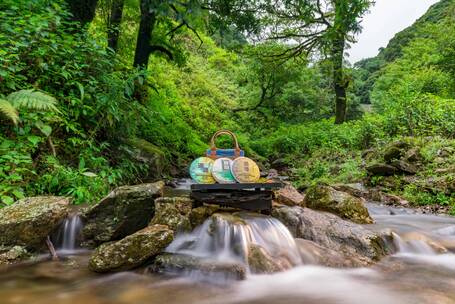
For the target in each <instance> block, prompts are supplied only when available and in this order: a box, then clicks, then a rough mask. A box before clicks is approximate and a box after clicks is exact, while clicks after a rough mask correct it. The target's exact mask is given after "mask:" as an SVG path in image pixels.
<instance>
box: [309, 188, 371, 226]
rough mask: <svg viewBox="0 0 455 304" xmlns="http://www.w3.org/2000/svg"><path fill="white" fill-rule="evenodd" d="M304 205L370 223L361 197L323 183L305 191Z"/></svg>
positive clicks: (362, 222)
mask: <svg viewBox="0 0 455 304" xmlns="http://www.w3.org/2000/svg"><path fill="white" fill-rule="evenodd" d="M305 205H306V206H307V207H309V208H312V209H316V210H322V211H328V212H331V213H334V214H336V215H338V216H340V217H342V218H344V219H348V220H350V221H353V222H355V223H358V224H371V223H373V219H372V218H371V217H370V214H369V213H368V209H367V208H366V207H365V205H364V200H363V199H362V198H358V197H354V196H352V195H350V194H349V193H346V192H342V191H338V190H335V189H333V188H332V187H329V186H325V185H316V186H313V187H310V188H309V189H308V190H307V191H306V195H305Z"/></svg>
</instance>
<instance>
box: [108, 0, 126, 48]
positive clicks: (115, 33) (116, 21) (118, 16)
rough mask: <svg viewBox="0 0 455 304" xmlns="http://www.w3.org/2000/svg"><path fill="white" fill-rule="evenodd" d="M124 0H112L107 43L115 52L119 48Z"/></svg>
mask: <svg viewBox="0 0 455 304" xmlns="http://www.w3.org/2000/svg"><path fill="white" fill-rule="evenodd" d="M124 2H125V1H124V0H112V3H111V7H110V12H109V16H108V22H107V45H108V47H110V48H111V49H113V50H114V51H115V52H116V51H117V48H118V40H119V36H120V24H121V22H122V15H123V6H124V4H125V3H124Z"/></svg>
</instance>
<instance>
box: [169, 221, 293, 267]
mask: <svg viewBox="0 0 455 304" xmlns="http://www.w3.org/2000/svg"><path fill="white" fill-rule="evenodd" d="M166 252H168V253H172V254H177V255H185V256H189V257H192V258H197V259H199V260H202V261H205V262H207V261H210V262H211V263H215V264H216V263H223V265H226V263H230V264H231V265H232V264H237V265H239V264H240V265H243V266H244V267H245V269H246V272H247V273H254V272H255V266H254V265H252V263H253V264H256V263H257V262H259V263H264V260H267V261H268V262H267V263H269V264H270V263H271V264H273V265H274V267H275V269H277V270H285V269H289V268H291V267H293V266H295V265H299V264H301V263H302V260H301V256H300V253H299V250H298V247H297V245H296V243H295V241H294V238H293V236H292V235H291V233H290V232H289V231H288V229H287V228H286V227H285V226H284V225H283V224H282V223H281V222H280V221H278V220H277V219H275V218H272V217H268V216H263V215H259V214H251V213H238V214H225V213H219V214H214V215H212V217H210V218H209V219H207V220H206V221H205V222H204V223H203V224H202V225H201V226H199V227H197V228H196V229H194V230H193V232H191V233H189V234H181V235H178V236H177V237H176V238H175V240H174V241H173V242H172V243H171V244H170V245H169V246H168V247H167V249H166ZM258 260H259V261H258ZM212 268H213V267H212ZM215 268H216V267H215Z"/></svg>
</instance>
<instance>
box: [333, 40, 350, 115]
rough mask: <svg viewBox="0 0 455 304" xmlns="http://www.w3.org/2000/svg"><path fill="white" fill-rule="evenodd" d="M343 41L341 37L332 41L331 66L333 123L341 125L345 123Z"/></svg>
mask: <svg viewBox="0 0 455 304" xmlns="http://www.w3.org/2000/svg"><path fill="white" fill-rule="evenodd" d="M344 47H345V40H344V37H343V36H340V37H338V38H336V39H335V40H334V41H333V48H332V65H333V86H334V90H335V123H336V124H342V123H344V122H345V121H346V90H347V87H348V83H347V82H346V79H345V75H344V70H343V53H344Z"/></svg>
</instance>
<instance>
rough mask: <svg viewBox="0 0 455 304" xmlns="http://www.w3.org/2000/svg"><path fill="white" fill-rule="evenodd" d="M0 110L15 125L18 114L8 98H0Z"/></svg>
mask: <svg viewBox="0 0 455 304" xmlns="http://www.w3.org/2000/svg"><path fill="white" fill-rule="evenodd" d="M0 112H1V113H3V115H4V116H5V117H6V118H8V119H9V120H11V121H12V122H13V123H14V124H15V125H16V124H17V122H18V121H19V114H18V113H17V110H16V108H15V107H14V106H13V105H12V104H11V103H10V102H9V101H8V100H5V99H0Z"/></svg>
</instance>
